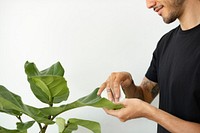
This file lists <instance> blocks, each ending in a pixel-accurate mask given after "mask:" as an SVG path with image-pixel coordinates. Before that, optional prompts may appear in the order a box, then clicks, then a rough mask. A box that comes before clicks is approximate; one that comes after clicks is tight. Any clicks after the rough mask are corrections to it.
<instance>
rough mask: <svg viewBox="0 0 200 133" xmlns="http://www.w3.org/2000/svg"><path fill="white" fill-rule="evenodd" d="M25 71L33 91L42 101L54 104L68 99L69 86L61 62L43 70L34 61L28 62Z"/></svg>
mask: <svg viewBox="0 0 200 133" xmlns="http://www.w3.org/2000/svg"><path fill="white" fill-rule="evenodd" d="M25 72H26V74H27V77H28V81H29V83H30V86H31V90H32V92H33V93H34V95H35V96H36V97H37V98H38V99H39V100H40V101H41V102H44V103H47V104H49V105H52V104H53V103H60V102H62V101H64V100H67V98H68V96H69V88H68V87H67V81H66V80H65V79H64V77H63V75H64V69H63V67H62V66H61V64H60V63H59V62H57V63H56V64H54V65H52V66H51V67H50V68H48V69H45V70H43V71H39V70H38V69H37V67H36V65H35V64H34V63H29V62H26V63H25Z"/></svg>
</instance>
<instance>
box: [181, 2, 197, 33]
mask: <svg viewBox="0 0 200 133" xmlns="http://www.w3.org/2000/svg"><path fill="white" fill-rule="evenodd" d="M184 6H185V9H184V11H183V14H182V15H181V17H179V18H178V19H179V22H180V25H181V29H182V30H188V29H191V28H193V27H195V26H197V25H199V24H200V0H186V1H185V3H184Z"/></svg>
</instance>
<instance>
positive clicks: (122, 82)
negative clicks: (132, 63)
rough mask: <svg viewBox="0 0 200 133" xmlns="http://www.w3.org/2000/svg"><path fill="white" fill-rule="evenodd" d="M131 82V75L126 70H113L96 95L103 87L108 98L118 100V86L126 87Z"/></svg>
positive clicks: (99, 93)
mask: <svg viewBox="0 0 200 133" xmlns="http://www.w3.org/2000/svg"><path fill="white" fill-rule="evenodd" d="M132 83H133V80H132V77H131V75H130V73H128V72H113V73H112V74H111V75H110V76H109V77H108V79H107V80H106V81H105V82H104V83H103V84H102V85H101V86H100V89H99V91H98V93H97V95H101V93H102V92H103V90H104V89H106V91H107V95H108V99H109V100H110V101H113V102H118V101H119V98H120V86H121V87H122V88H127V87H129V86H130V85H131V84H132Z"/></svg>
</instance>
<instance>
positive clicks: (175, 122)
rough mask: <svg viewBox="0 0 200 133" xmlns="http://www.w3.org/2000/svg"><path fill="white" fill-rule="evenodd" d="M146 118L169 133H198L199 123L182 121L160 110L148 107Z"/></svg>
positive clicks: (199, 130) (199, 129)
mask: <svg viewBox="0 0 200 133" xmlns="http://www.w3.org/2000/svg"><path fill="white" fill-rule="evenodd" d="M149 106H150V107H149V109H150V110H149V111H148V113H147V114H146V118H148V119H150V120H153V121H155V122H157V123H158V124H160V125H161V126H163V127H164V128H165V129H167V130H168V131H169V132H171V133H200V123H194V122H189V121H185V120H182V119H180V118H178V117H176V116H173V115H171V114H169V113H167V112H165V111H163V110H161V109H158V108H155V107H153V106H151V105H149Z"/></svg>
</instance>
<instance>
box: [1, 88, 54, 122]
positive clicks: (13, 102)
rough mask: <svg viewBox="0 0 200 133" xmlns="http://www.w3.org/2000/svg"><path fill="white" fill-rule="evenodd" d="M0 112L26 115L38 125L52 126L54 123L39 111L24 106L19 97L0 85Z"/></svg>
mask: <svg viewBox="0 0 200 133" xmlns="http://www.w3.org/2000/svg"><path fill="white" fill-rule="evenodd" d="M0 111H1V112H4V113H8V114H11V115H15V116H17V117H18V116H21V115H22V114H26V115H28V116H30V117H31V118H33V119H34V120H36V121H37V122H40V123H45V124H53V123H54V122H53V121H51V120H49V119H48V115H47V114H43V113H42V112H41V111H40V109H37V108H35V107H31V106H28V105H25V104H24V103H23V102H22V100H21V97H20V96H18V95H16V94H14V93H12V92H10V91H9V90H8V89H6V88H5V87H4V86H1V85H0Z"/></svg>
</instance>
